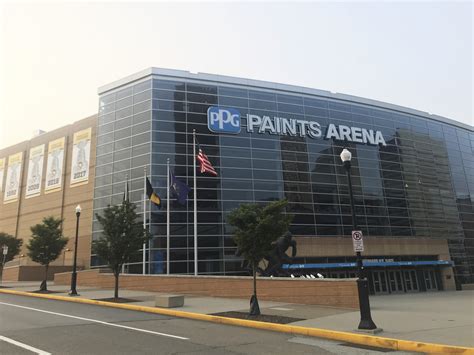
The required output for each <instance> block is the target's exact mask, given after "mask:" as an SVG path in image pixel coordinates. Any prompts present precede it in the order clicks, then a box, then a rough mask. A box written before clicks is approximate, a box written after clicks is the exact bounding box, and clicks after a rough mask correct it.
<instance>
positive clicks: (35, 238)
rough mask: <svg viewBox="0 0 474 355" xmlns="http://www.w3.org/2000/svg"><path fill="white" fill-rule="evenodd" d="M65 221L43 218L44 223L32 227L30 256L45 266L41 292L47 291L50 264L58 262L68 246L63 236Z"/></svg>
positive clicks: (29, 245) (29, 246)
mask: <svg viewBox="0 0 474 355" xmlns="http://www.w3.org/2000/svg"><path fill="white" fill-rule="evenodd" d="M62 223H63V220H62V219H60V218H55V217H53V216H50V217H45V218H43V221H42V223H39V224H36V225H34V226H32V227H31V228H30V229H31V232H32V233H33V234H32V238H31V239H30V241H29V243H28V245H27V248H28V256H29V257H30V258H31V260H33V261H34V262H37V263H39V264H41V265H44V267H45V272H44V280H43V282H42V283H41V286H40V291H47V290H48V286H47V279H48V268H49V264H50V263H51V262H53V261H54V260H56V259H57V258H58V256H59V255H61V252H62V251H63V249H64V247H65V246H66V244H67V241H68V238H66V237H64V236H63V230H62Z"/></svg>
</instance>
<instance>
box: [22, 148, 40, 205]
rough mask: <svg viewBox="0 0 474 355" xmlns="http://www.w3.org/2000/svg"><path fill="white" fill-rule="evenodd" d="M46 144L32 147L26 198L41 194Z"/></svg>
mask: <svg viewBox="0 0 474 355" xmlns="http://www.w3.org/2000/svg"><path fill="white" fill-rule="evenodd" d="M43 161H44V144H41V145H38V146H36V147H33V148H31V149H30V157H29V162H28V175H27V179H26V192H25V196H26V198H29V197H34V196H39V194H40V193H41V180H42V179H43Z"/></svg>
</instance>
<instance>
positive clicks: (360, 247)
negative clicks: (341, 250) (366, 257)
mask: <svg viewBox="0 0 474 355" xmlns="http://www.w3.org/2000/svg"><path fill="white" fill-rule="evenodd" d="M352 246H353V247H354V251H355V252H356V253H357V252H359V253H360V252H362V251H364V239H363V235H362V231H352Z"/></svg>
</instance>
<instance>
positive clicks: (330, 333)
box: [0, 289, 474, 354]
mask: <svg viewBox="0 0 474 355" xmlns="http://www.w3.org/2000/svg"><path fill="white" fill-rule="evenodd" d="M0 293H4V294H11V295H19V296H28V297H37V298H44V299H50V300H57V301H66V302H75V303H84V304H92V305H97V306H105V307H111V308H120V309H126V310H132V311H139V312H147V313H155V314H161V315H166V316H172V317H179V318H187V319H194V320H200V321H206V322H213V323H219V324H227V325H236V326H241V327H247V328H255V329H262V330H271V331H276V332H281V333H289V334H297V335H304V336H311V337H318V338H325V339H331V340H338V341H344V342H348V343H353V344H361V345H367V346H374V347H379V348H385V349H392V350H403V351H415V352H422V353H430V354H474V348H467V347H461V346H452V345H444V344H433V343H423V342H418V341H410V340H401V339H392V338H384V337H379V336H373V335H363V334H353V333H347V332H340V331H335V330H327V329H319V328H308V327H301V326H293V325H287V324H276V323H267V322H258V321H252V320H246V319H236V318H227V317H220V316H212V315H208V314H201V313H192V312H184V311H177V310H171V309H164V308H155V307H149V306H138V305H131V304H122V303H112V302H104V301H96V300H91V299H87V298H77V297H65V296H57V295H49V294H41V293H31V292H24V291H15V290H5V289H0Z"/></svg>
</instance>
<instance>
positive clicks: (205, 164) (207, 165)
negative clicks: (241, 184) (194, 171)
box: [196, 143, 217, 176]
mask: <svg viewBox="0 0 474 355" xmlns="http://www.w3.org/2000/svg"><path fill="white" fill-rule="evenodd" d="M197 147H198V155H197V157H196V158H197V160H198V161H199V164H200V165H201V174H202V173H209V174H211V175H214V176H217V172H216V170H215V169H214V167H213V166H212V164H211V162H210V161H209V158H208V157H207V155H206V154H204V152H203V151H202V149H201V147H200V146H199V143H198V146H197Z"/></svg>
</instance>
